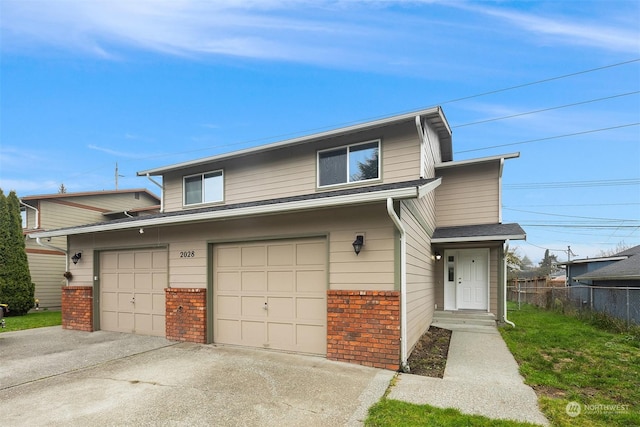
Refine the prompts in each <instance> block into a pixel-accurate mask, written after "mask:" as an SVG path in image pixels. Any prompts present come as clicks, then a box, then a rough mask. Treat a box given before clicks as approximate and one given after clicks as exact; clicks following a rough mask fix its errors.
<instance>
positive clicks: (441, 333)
mask: <svg viewBox="0 0 640 427" xmlns="http://www.w3.org/2000/svg"><path fill="white" fill-rule="evenodd" d="M450 341H451V331H450V330H448V329H442V328H437V327H435V326H431V327H430V328H429V330H428V331H427V332H425V334H424V335H422V337H420V340H419V341H418V343H417V344H416V346H415V347H414V349H413V351H412V352H411V355H410V356H409V366H410V367H411V373H412V374H414V375H423V376H425V377H435V378H442V377H443V376H444V368H445V366H446V364H447V354H449V342H450Z"/></svg>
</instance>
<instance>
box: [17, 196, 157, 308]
mask: <svg viewBox="0 0 640 427" xmlns="http://www.w3.org/2000/svg"><path fill="white" fill-rule="evenodd" d="M20 202H21V207H22V227H23V233H24V234H25V235H29V234H32V233H37V232H41V231H43V230H52V229H57V228H62V227H71V226H77V225H81V224H92V223H96V222H101V221H105V220H108V219H112V218H119V217H134V216H138V215H144V214H149V213H157V212H158V210H159V207H160V206H159V204H160V199H159V198H158V197H157V196H156V195H154V194H152V193H150V192H149V191H147V190H145V189H134V190H119V191H95V192H83V193H58V194H45V195H39V196H26V197H23V198H22V199H21V200H20ZM40 243H41V244H38V243H37V241H36V240H34V239H26V251H27V259H28V261H29V270H30V272H31V280H32V281H33V283H35V285H36V287H35V298H36V299H37V300H38V305H39V308H49V309H60V307H61V292H60V289H61V288H62V286H63V285H65V284H66V283H67V279H66V278H65V277H64V276H63V274H64V273H65V272H66V271H68V264H69V263H70V262H73V261H71V260H70V257H67V256H66V255H67V254H66V251H67V238H66V237H65V236H56V237H50V238H46V239H41V241H40ZM73 255H75V254H71V256H73Z"/></svg>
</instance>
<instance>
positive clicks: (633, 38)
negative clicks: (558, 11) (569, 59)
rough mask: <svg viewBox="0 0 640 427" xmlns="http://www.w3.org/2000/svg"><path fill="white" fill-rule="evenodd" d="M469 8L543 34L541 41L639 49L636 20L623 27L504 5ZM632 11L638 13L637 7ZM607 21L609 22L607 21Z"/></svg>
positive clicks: (620, 49) (628, 50) (627, 49)
mask: <svg viewBox="0 0 640 427" xmlns="http://www.w3.org/2000/svg"><path fill="white" fill-rule="evenodd" d="M604 4H605V3H603V5H604ZM469 9H470V10H474V11H477V12H480V13H483V14H486V15H489V16H493V17H496V18H499V19H502V20H504V21H507V22H509V23H510V24H511V25H514V26H516V27H519V28H521V29H522V30H525V31H527V32H529V33H531V34H532V35H535V36H537V37H544V39H543V40H544V41H545V42H554V43H563V44H566V45H581V46H589V47H594V48H599V49H602V50H608V51H617V52H627V53H631V54H634V55H637V54H638V53H639V52H640V38H639V37H638V35H639V32H638V29H637V23H636V25H633V24H632V23H631V24H630V25H629V26H628V27H627V28H624V27H622V24H621V22H622V21H618V22H619V23H620V25H619V26H614V25H602V24H601V23H600V22H601V21H597V22H594V21H591V22H589V21H574V20H572V19H571V18H569V17H562V16H558V17H548V16H539V15H534V14H531V13H522V12H515V11H512V10H509V9H507V8H502V9H498V8H489V7H475V6H473V7H469ZM610 10H612V9H610ZM635 13H636V14H637V13H638V8H637V6H636V9H635ZM609 22H612V21H611V20H609Z"/></svg>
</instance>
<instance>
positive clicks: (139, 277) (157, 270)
mask: <svg viewBox="0 0 640 427" xmlns="http://www.w3.org/2000/svg"><path fill="white" fill-rule="evenodd" d="M166 287H167V250H166V249H164V248H163V249H138V250H127V251H113V252H111V251H110V252H102V253H101V254H100V328H101V329H102V330H105V331H113V332H129V333H135V334H140V335H155V336H160V337H164V336H165V334H166V333H165V324H164V319H165V295H164V292H165V291H164V289H165V288H166Z"/></svg>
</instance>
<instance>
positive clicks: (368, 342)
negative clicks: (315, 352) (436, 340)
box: [327, 290, 400, 371]
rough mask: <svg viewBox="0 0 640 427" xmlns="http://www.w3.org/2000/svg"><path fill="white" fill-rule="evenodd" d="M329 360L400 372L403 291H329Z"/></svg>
mask: <svg viewBox="0 0 640 427" xmlns="http://www.w3.org/2000/svg"><path fill="white" fill-rule="evenodd" d="M327 359H330V360H338V361H343V362H350V363H357V364H360V365H365V366H373V367H376V368H383V369H390V370H394V371H397V370H398V369H399V368H400V292H396V291H337V290H329V291H327Z"/></svg>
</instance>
